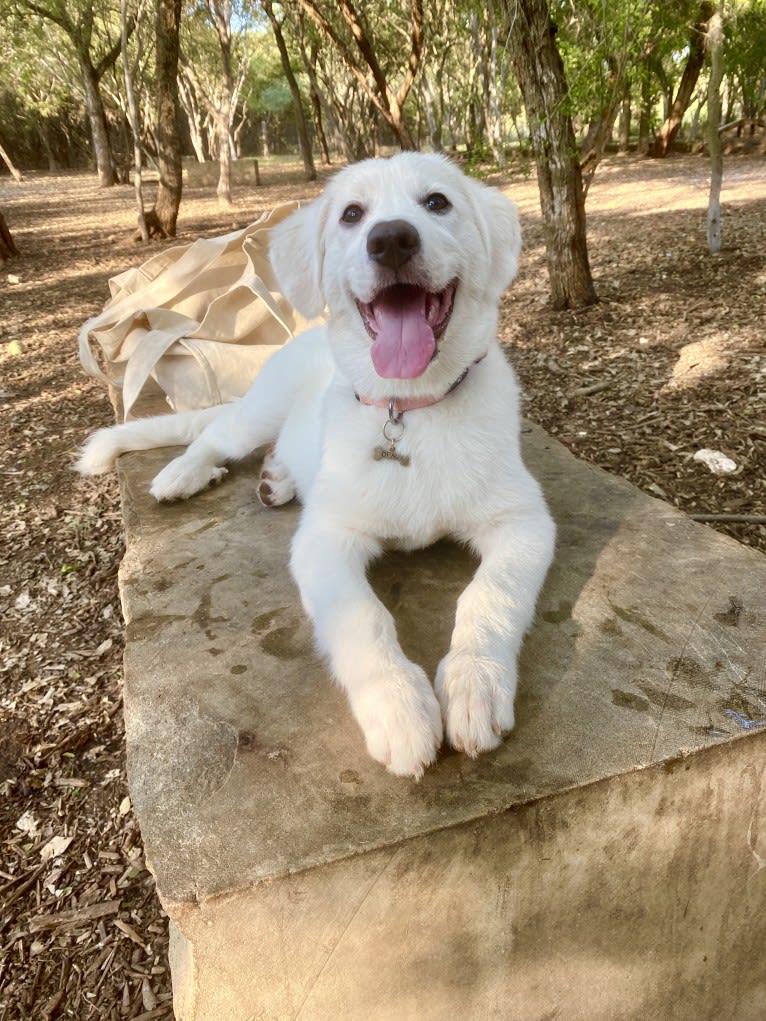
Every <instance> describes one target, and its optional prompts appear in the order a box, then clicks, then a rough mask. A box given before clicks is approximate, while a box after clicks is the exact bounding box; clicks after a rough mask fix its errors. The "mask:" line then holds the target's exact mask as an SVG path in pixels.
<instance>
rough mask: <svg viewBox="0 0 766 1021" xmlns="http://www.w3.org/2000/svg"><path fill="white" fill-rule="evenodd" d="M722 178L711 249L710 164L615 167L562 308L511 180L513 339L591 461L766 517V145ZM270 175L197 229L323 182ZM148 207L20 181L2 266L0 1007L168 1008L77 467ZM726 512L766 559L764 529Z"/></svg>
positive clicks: (5, 1015)
mask: <svg viewBox="0 0 766 1021" xmlns="http://www.w3.org/2000/svg"><path fill="white" fill-rule="evenodd" d="M274 173H275V172H273V174H274ZM726 174H727V177H726V178H725V182H724V217H723V226H724V241H725V245H726V247H725V250H724V252H723V253H722V255H721V256H719V257H718V258H717V259H711V258H710V257H709V256H707V254H706V253H705V250H704V205H705V201H706V189H707V164H706V161H705V160H704V158H702V157H682V158H676V159H673V160H669V161H664V162H662V161H657V162H649V161H641V160H627V161H622V162H621V161H620V160H616V159H615V160H610V161H607V164H606V165H605V166H604V167H603V169H600V170H599V174H598V175H597V178H596V182H595V183H594V185H593V188H592V189H591V194H590V196H589V199H588V208H589V236H590V248H591V258H592V263H593V269H594V275H595V277H596V280H597V286H598V290H599V292H600V294H601V297H602V302H601V303H600V304H599V305H598V306H596V307H595V308H591V309H588V310H584V311H581V312H568V313H552V312H551V311H550V310H549V309H548V308H547V306H546V293H547V282H546V277H545V271H544V262H543V249H542V243H541V235H540V229H539V215H538V213H537V210H538V204H537V195H536V190H535V185H534V182H533V181H530V180H525V179H524V178H523V177H522V176H521V175H517V176H516V178H515V179H514V180H512V181H511V191H512V194H514V196H515V197H516V198H517V201H518V202H519V204H520V207H521V209H522V214H523V219H524V228H525V254H524V261H523V268H522V272H521V274H520V278H519V281H518V283H517V285H516V286H515V287H514V288H513V289H512V290H511V292H510V294H509V296H508V298H507V300H506V301H505V303H504V307H503V315H502V333H503V338H504V340H505V341H506V342H507V344H508V346H509V349H510V352H511V356H512V359H513V361H514V363H515V365H516V367H517V370H518V372H519V375H520V377H521V379H522V381H523V384H524V387H525V390H526V395H527V397H526V408H525V410H526V413H527V414H528V415H529V416H530V417H532V418H534V419H536V420H537V421H539V422H540V423H541V424H542V425H544V426H545V427H546V428H548V429H549V430H550V431H551V432H553V433H554V434H555V435H557V436H558V437H559V438H560V439H561V440H562V441H563V442H564V443H566V444H567V445H568V446H569V447H570V448H571V449H572V450H573V451H574V452H575V453H576V454H577V455H578V456H581V457H585V458H587V459H589V460H591V461H593V462H594V463H596V464H599V465H601V466H602V467H604V468H606V469H607V470H609V471H612V472H615V473H618V474H620V475H623V476H625V477H626V478H628V479H630V480H631V481H633V482H635V483H636V484H637V485H638V486H640V487H642V488H643V489H644V490H646V491H647V492H650V493H652V494H653V495H656V496H659V497H662V498H664V499H668V500H670V501H672V502H673V503H675V504H676V505H677V506H679V507H681V508H682V509H684V510H685V511H687V512H689V513H696V512H707V513H712V514H718V515H721V514H723V515H725V516H726V517H727V518H729V519H731V518H732V517H735V516H737V515H739V516H741V517H744V518H747V519H754V518H755V519H757V518H758V516H759V515H761V516H762V515H763V514H764V512H765V511H766V500H765V499H764V497H765V496H766V491H765V490H764V485H765V483H764V479H765V478H766V473H765V472H764V467H765V466H766V464H765V454H766V361H765V360H764V354H765V353H766V346H765V345H764V332H763V329H764V325H763V324H764V323H765V322H766V314H765V313H766V254H765V253H766V247H765V246H764V244H763V239H764V237H766V174H765V173H764V163H763V159H762V158H760V159H756V158H755V157H741V158H738V159H732V160H730V161H727V169H726ZM264 179H265V183H264V188H263V189H262V190H259V191H258V192H253V193H252V194H249V195H247V196H238V207H237V209H236V211H235V212H234V213H233V214H232V213H230V214H225V215H224V214H222V213H220V212H219V211H218V210H217V209H216V207H215V205H214V203H213V202H212V201H211V200H210V199H208V198H207V197H203V196H202V195H201V193H200V194H197V193H189V194H187V196H186V197H185V199H184V206H183V207H182V218H181V224H182V229H183V235H182V236H180V237H179V239H178V240H179V241H184V240H190V239H191V238H192V237H194V236H196V235H197V234H199V233H218V232H221V231H224V230H230V229H232V228H234V227H236V226H244V225H245V224H246V223H248V222H250V221H251V220H253V219H254V218H255V216H256V215H257V213H258V212H259V211H260V208H262V207H263V206H267V207H270V206H274V205H276V204H277V203H278V202H281V201H285V200H286V199H287V198H293V197H299V196H302V195H307V194H311V191H312V190H311V189H309V188H307V187H306V186H305V185H303V184H301V182H300V176H299V174H297V173H293V174H292V176H290V174H289V173H288V174H285V175H282V176H281V177H276V176H272V178H271V179H269V174H268V172H266V173H265V174H264ZM313 190H314V193H315V192H316V189H313ZM132 201H133V200H132V194H131V192H130V190H129V189H121V188H117V189H111V190H109V191H108V192H101V191H99V189H98V188H97V187H96V186H95V183H94V181H93V180H92V179H91V178H90V177H88V176H85V175H82V174H64V175H59V176H55V175H30V176H29V178H28V179H27V180H26V181H25V182H24V183H23V184H22V185H13V184H12V183H10V182H8V179H7V178H5V179H0V208H2V209H3V212H4V213H5V215H6V218H7V220H8V223H9V226H10V228H11V230H12V231H13V234H14V238H15V240H16V243H17V245H18V247H19V250H20V252H21V255H20V257H19V258H17V259H14V260H12V261H11V262H9V263H7V264H6V265H5V266H4V267H2V268H0V302H1V305H2V314H1V315H0V423H1V425H2V431H1V433H0V436H1V437H2V443H1V444H0V1021H17V1019H18V1021H53V1019H58V1018H73V1019H78V1021H90V1019H96V1018H104V1019H109V1021H122V1019H126V1018H129V1019H133V1021H150V1019H155V1018H156V1019H164V1018H172V1016H173V1013H172V1004H171V989H170V975H169V969H168V962H167V943H168V932H167V918H166V916H165V914H164V912H163V911H162V908H161V906H160V904H159V901H158V899H157V896H156V893H155V887H154V881H153V878H152V876H151V873H150V872H149V871H148V869H147V866H146V862H145V859H144V852H143V847H142V842H141V835H140V832H139V830H138V825H137V822H136V818H135V816H134V814H133V810H132V806H131V804H130V798H129V795H128V789H127V782H126V774H125V753H124V732H123V724H122V713H121V708H122V706H121V655H122V647H123V634H122V619H121V613H120V606H119V600H118V597H117V569H118V566H119V562H120V559H121V556H122V526H121V515H120V506H119V497H118V492H117V486H116V482H115V480H114V479H113V478H106V479H103V480H99V481H96V482H94V481H92V480H88V481H85V480H81V479H79V478H77V477H76V476H75V475H74V473H73V472H72V470H71V467H70V466H71V463H72V460H73V457H74V452H75V451H76V449H77V447H78V446H79V444H80V443H81V442H82V440H83V439H84V438H85V437H86V436H87V434H88V433H89V432H90V431H92V430H93V429H94V428H96V427H98V426H100V425H104V424H107V423H108V422H109V421H110V420H111V408H110V406H109V404H108V401H107V398H106V395H105V393H104V390H103V388H102V387H101V386H100V385H98V384H95V383H93V382H91V381H89V380H87V379H85V377H84V376H83V375H82V372H81V370H80V367H79V363H78V360H77V354H76V334H77V330H78V329H79V326H80V325H81V323H82V322H83V320H84V319H85V318H86V317H87V316H89V315H92V314H94V313H95V312H96V311H98V310H99V308H100V307H101V305H102V304H103V302H104V300H105V299H106V297H107V294H108V288H107V280H108V278H109V277H110V276H113V275H115V274H116V273H118V272H121V271H122V270H124V269H126V268H128V267H129V266H132V265H135V264H137V263H139V262H141V261H143V259H145V258H146V257H147V253H146V251H145V250H142V249H140V248H138V247H137V246H136V245H135V244H134V243H133V241H132V234H133V231H134V226H133V225H134V220H135V217H134V213H133V205H132ZM257 203H260V206H259V205H258V204H257ZM704 448H710V449H713V450H716V451H719V452H720V453H722V454H724V455H726V456H727V457H728V458H729V459H730V460H731V461H733V462H734V464H735V466H736V467H735V469H734V471H733V472H731V473H729V474H724V475H716V474H713V473H712V472H711V471H710V469H709V468H707V467H706V466H705V464H703V463H701V462H700V461H699V460H695V457H694V455H695V454H696V453H697V452H698V451H699V450H701V449H704ZM717 527H721V528H723V529H725V530H727V531H729V532H730V534H732V535H733V536H735V537H736V538H737V539H739V541H741V542H745V543H748V544H750V545H751V546H753V547H754V548H756V549H760V550H766V527H765V526H764V524H762V523H758V522H757V520H756V521H753V520H747V521H745V522H737V521H733V520H727V521H725V522H722V523H718V524H717Z"/></svg>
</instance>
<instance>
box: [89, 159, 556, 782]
mask: <svg viewBox="0 0 766 1021" xmlns="http://www.w3.org/2000/svg"><path fill="white" fill-rule="evenodd" d="M519 249H520V235H519V225H518V219H517V215H516V210H515V207H514V206H513V204H512V203H511V202H510V201H509V200H508V199H507V198H505V197H504V196H503V195H502V194H501V193H500V192H498V191H495V190H492V189H490V188H487V187H485V186H484V185H482V184H480V183H478V182H477V181H474V180H471V179H470V178H467V177H465V176H463V174H462V173H461V172H460V171H459V170H458V169H457V168H456V167H455V166H454V165H452V164H450V163H449V162H448V161H447V160H445V159H442V158H441V157H438V156H432V155H431V156H429V155H422V154H416V153H402V154H401V155H397V156H394V157H393V158H391V159H388V160H369V161H366V162H363V163H359V164H355V165H353V166H350V167H348V168H346V169H345V170H343V171H341V172H340V173H339V174H338V175H337V176H336V177H335V178H334V179H333V180H332V182H331V183H330V185H329V186H328V188H327V189H326V191H325V193H324V195H323V196H322V197H321V198H319V199H318V200H316V201H315V202H314V203H312V204H311V205H309V206H306V207H305V208H303V209H301V210H299V211H298V212H296V213H294V214H293V215H292V216H291V217H290V218H289V219H287V220H286V221H284V222H283V223H282V224H281V225H280V226H278V227H277V228H276V230H275V232H274V234H273V236H272V247H271V257H272V260H273V265H274V268H275V270H276V273H277V277H278V279H279V281H280V284H281V286H282V289H283V291H284V293H285V294H286V296H287V298H288V299H289V300H290V301H291V302H292V303H293V304H294V305H295V306H296V307H297V308H298V309H299V310H300V311H301V312H303V313H304V314H305V315H307V316H316V315H318V314H319V313H320V312H321V311H322V309H323V308H326V309H327V311H328V321H327V325H326V326H323V327H319V328H316V329H313V330H310V331H308V332H307V333H304V334H303V335H301V336H299V337H297V338H296V339H295V340H293V341H291V342H290V343H288V344H287V345H286V346H285V347H284V348H283V349H281V350H280V351H279V352H278V353H277V354H275V355H274V356H273V357H272V358H271V359H270V360H269V361H268V362H267V363H266V365H265V366H264V368H263V369H262V370H261V372H260V374H259V376H258V377H257V378H256V380H255V382H254V383H253V385H252V386H251V388H250V390H249V391H248V393H247V394H246V395H245V397H243V398H242V399H241V400H239V401H237V402H235V403H233V404H227V405H224V406H222V407H216V408H210V409H207V410H205V411H199V412H185V413H182V414H178V415H168V416H165V417H162V418H157V419H145V420H139V421H136V422H130V423H127V424H125V425H119V426H115V427H113V428H111V429H104V430H101V431H100V432H98V433H96V434H95V435H94V436H92V437H91V439H90V440H89V441H88V443H87V445H86V446H85V448H84V450H83V453H82V455H81V458H80V461H79V464H78V467H79V469H80V471H82V472H84V473H86V474H95V473H98V472H102V471H106V470H108V469H109V468H110V467H111V466H112V465H113V464H114V460H115V458H116V457H117V456H118V455H119V454H121V453H123V452H125V451H128V450H140V449H148V448H153V447H158V446H164V445H168V444H187V443H188V444H190V446H189V447H188V449H187V450H186V452H185V453H184V454H182V455H181V456H180V457H177V458H176V459H175V460H174V461H172V462H171V463H170V464H169V465H168V466H167V467H166V468H164V469H163V470H162V471H161V472H160V473H159V475H158V476H157V477H156V478H155V480H154V482H153V484H152V488H151V491H152V493H153V494H154V496H155V497H156V498H157V499H158V500H174V499H183V498H186V497H189V496H191V495H192V494H193V493H196V492H197V491H198V490H200V489H202V488H203V487H204V486H207V485H208V484H209V483H211V482H214V481H217V480H218V479H219V478H220V477H221V476H222V475H223V474H224V473H225V470H226V469H225V468H224V467H223V465H224V464H225V462H227V461H232V460H237V459H239V458H242V457H244V456H246V455H247V454H249V453H250V452H251V451H253V450H254V449H256V448H258V447H261V446H263V445H265V444H269V443H273V444H274V449H273V453H272V454H270V455H269V457H268V458H267V462H266V465H265V469H264V472H263V475H262V480H261V486H260V493H261V498H262V500H263V502H264V503H266V504H276V503H284V502H286V501H287V500H289V499H290V498H292V496H294V495H295V494H296V492H297V495H298V496H299V498H300V500H301V501H302V503H303V505H304V509H303V513H302V516H301V521H300V526H299V528H298V531H297V533H296V535H295V538H294V540H293V546H292V557H291V567H292V571H293V575H294V577H295V580H296V582H297V584H298V587H299V589H300V594H301V598H302V600H303V605H304V607H305V609H306V612H307V613H308V615H309V616H310V617H311V619H312V621H313V624H314V628H315V632H316V638H317V643H318V645H319V648H320V650H321V652H322V653H323V654H324V655H325V656H326V657H327V659H328V660H329V662H330V665H331V668H332V672H333V674H334V676H335V678H336V680H337V682H338V683H339V684H340V685H341V686H342V687H343V688H344V689H345V691H346V692H347V694H348V697H349V700H350V702H351V708H352V710H353V713H354V716H355V717H356V719H357V721H358V723H359V725H360V726H361V728H362V731H363V732H364V736H365V739H366V742H367V748H368V750H369V752H370V754H371V755H372V756H373V758H375V759H377V760H378V761H379V762H382V763H384V764H385V765H386V766H387V767H388V769H389V770H390V771H391V772H392V773H395V774H397V775H401V776H413V777H420V776H421V774H422V772H423V770H424V768H425V767H426V766H428V765H429V764H430V763H431V762H433V761H434V758H435V757H436V753H437V749H438V748H439V745H440V743H441V740H442V721H443V723H444V726H445V728H446V733H447V737H448V739H449V741H450V743H451V744H452V745H453V746H454V747H455V748H457V749H460V750H463V751H465V752H466V753H467V754H468V755H471V756H476V755H477V754H479V753H480V752H483V751H487V750H488V749H491V748H494V747H496V746H497V745H498V744H499V743H500V741H501V739H502V735H503V734H504V733H506V732H508V731H509V730H511V728H512V727H513V722H514V715H513V702H514V696H515V692H516V661H517V656H518V652H519V648H520V646H521V642H522V639H523V636H524V633H525V631H526V630H527V628H528V627H529V624H530V622H531V620H532V616H533V612H534V607H535V602H536V599H537V595H538V592H539V590H540V587H541V585H542V582H543V579H544V577H545V574H546V571H547V569H548V565H549V563H550V560H551V557H552V552H553V545H554V526H553V523H552V521H551V518H550V516H549V514H548V511H547V508H546V506H545V503H544V501H543V498H542V495H541V493H540V489H539V487H538V485H537V483H536V482H535V481H534V480H533V479H532V477H531V476H530V475H529V473H528V472H527V470H526V469H525V467H524V465H523V464H522V461H521V456H520V452H519V408H518V387H517V384H516V381H515V378H514V375H513V372H512V370H511V368H510V367H509V365H508V364H507V362H506V359H505V357H504V355H503V353H502V351H501V350H500V347H499V345H498V343H497V339H496V335H497V306H498V301H499V298H500V296H501V295H502V293H503V291H504V290H505V288H506V287H507V286H508V285H509V284H510V282H511V280H512V279H513V277H514V275H515V273H516V267H517V261H518V254H519ZM442 536H452V537H454V538H456V539H457V540H459V541H460V542H465V543H468V544H469V545H470V546H471V547H472V548H473V549H474V550H475V551H476V552H477V553H478V554H479V555H480V557H481V565H480V567H479V568H478V570H477V572H476V576H475V577H474V579H473V580H472V581H471V583H470V584H469V585H468V587H467V588H466V590H465V591H464V592H463V594H462V595H461V597H460V599H459V600H458V605H457V614H456V620H455V628H454V632H453V635H452V641H451V645H450V649H449V651H448V652H447V654H446V655H445V657H444V658H443V659H442V661H441V663H440V665H439V669H438V672H437V675H436V681H435V685H434V687H432V686H431V684H430V683H429V680H428V678H427V677H426V675H425V673H424V672H423V670H422V669H421V668H420V667H419V666H416V665H415V664H414V663H411V662H409V660H408V659H407V658H406V656H405V655H404V653H403V652H402V649H401V648H400V646H399V642H398V641H397V636H396V632H395V628H394V623H393V620H392V618H391V615H390V614H389V613H388V611H387V610H386V609H385V608H384V607H383V606H382V605H381V603H380V602H379V600H378V599H377V597H376V596H375V594H374V592H373V591H372V589H371V587H370V585H369V583H368V581H367V578H366V568H367V566H368V564H369V563H370V561H371V559H372V558H374V557H376V556H378V554H380V552H381V551H382V550H383V549H384V548H386V547H389V546H397V547H400V548H405V549H413V548H416V547H421V546H426V545H428V544H430V543H432V542H434V541H435V540H436V539H439V538H440V537H442ZM434 689H435V690H434Z"/></svg>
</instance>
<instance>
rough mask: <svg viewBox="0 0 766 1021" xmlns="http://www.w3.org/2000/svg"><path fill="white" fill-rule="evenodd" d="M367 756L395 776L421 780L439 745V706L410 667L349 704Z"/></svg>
mask: <svg viewBox="0 0 766 1021" xmlns="http://www.w3.org/2000/svg"><path fill="white" fill-rule="evenodd" d="M352 706H353V710H354V715H355V717H356V719H357V722H358V723H359V725H360V727H361V728H362V731H363V732H364V737H365V741H366V743H367V751H368V752H369V753H370V755H371V756H372V758H373V759H375V760H376V761H378V762H380V763H382V764H383V765H384V766H385V767H386V769H387V770H388V771H389V773H393V774H394V775H395V776H410V777H412V778H413V779H415V780H419V779H420V778H421V777H422V775H423V772H424V770H425V769H426V767H427V766H430V765H431V763H432V762H434V761H435V760H436V754H437V752H438V751H439V747H440V745H441V743H442V721H441V713H440V711H439V703H438V702H437V700H436V696H435V695H434V692H433V688H432V687H431V685H430V684H429V682H428V678H427V677H426V675H425V673H424V672H423V671H422V670H421V669H420V667H417V666H414V665H413V664H408V665H407V667H406V668H399V669H395V670H394V671H393V675H392V674H389V675H388V676H386V678H385V679H383V680H381V681H380V682H373V683H371V684H368V685H366V686H365V689H364V692H363V693H361V694H359V695H357V697H356V698H354V699H353V701H352Z"/></svg>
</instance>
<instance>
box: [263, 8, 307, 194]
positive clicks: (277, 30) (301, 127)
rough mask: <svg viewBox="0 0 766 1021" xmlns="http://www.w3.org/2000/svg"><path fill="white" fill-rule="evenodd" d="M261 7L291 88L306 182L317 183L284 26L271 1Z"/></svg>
mask: <svg viewBox="0 0 766 1021" xmlns="http://www.w3.org/2000/svg"><path fill="white" fill-rule="evenodd" d="M261 6H262V7H263V9H264V11H265V12H266V17H267V18H268V19H269V22H270V24H271V30H272V32H273V33H274V39H275V41H276V44H277V49H278V50H279V59H280V60H281V62H282V70H283V71H284V73H285V78H286V79H287V84H288V86H289V88H290V95H291V96H292V99H293V109H294V110H295V122H296V126H297V128H298V142H299V143H300V147H301V155H302V157H303V169H304V170H305V172H306V180H307V181H316V177H317V172H316V168H315V166H314V156H313V154H312V152H311V139H310V138H309V130H308V125H307V124H306V118H305V116H304V113H303V100H302V99H301V90H300V89H299V88H298V82H297V81H296V80H295V75H294V74H293V69H292V67H291V66H290V55H289V53H288V52H287V44H286V43H285V37H284V35H283V34H282V25H281V24H280V22H279V20H278V18H277V17H276V15H275V14H274V7H273V5H272V3H271V0H261Z"/></svg>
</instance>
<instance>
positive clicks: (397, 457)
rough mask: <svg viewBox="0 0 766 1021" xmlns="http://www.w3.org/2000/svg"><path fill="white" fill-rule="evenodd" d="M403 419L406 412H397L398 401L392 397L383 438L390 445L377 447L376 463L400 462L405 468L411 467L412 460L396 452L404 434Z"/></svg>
mask: <svg viewBox="0 0 766 1021" xmlns="http://www.w3.org/2000/svg"><path fill="white" fill-rule="evenodd" d="M403 418H404V412H403V411H397V410H396V401H395V400H394V398H393V397H392V398H391V400H390V401H389V402H388V421H387V422H386V424H385V425H384V426H383V438H384V439H385V440H386V442H387V443H388V446H387V447H375V449H374V450H373V452H372V456H373V459H374V460H375V461H398V462H399V464H400V465H401V466H402V467H403V468H406V467H407V466H408V465H409V463H410V459H409V457H408V455H407V454H399V453H398V452H397V450H396V444H397V443H398V442H399V440H400V439H401V438H402V435H403V434H404V422H403V421H402V419H403Z"/></svg>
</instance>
